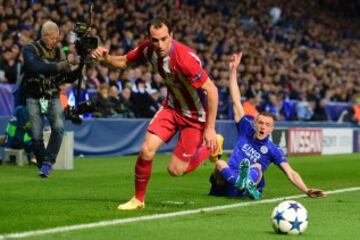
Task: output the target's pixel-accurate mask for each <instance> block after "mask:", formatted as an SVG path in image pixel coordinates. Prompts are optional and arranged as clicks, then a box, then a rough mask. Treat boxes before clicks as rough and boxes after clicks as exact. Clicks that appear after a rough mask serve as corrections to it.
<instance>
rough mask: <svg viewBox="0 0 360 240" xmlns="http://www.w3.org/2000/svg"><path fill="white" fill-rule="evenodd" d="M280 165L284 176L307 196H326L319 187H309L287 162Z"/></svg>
mask: <svg viewBox="0 0 360 240" xmlns="http://www.w3.org/2000/svg"><path fill="white" fill-rule="evenodd" d="M280 167H281V169H282V170H283V171H284V172H285V174H286V176H287V177H288V179H289V180H290V181H291V182H292V184H294V185H295V186H296V187H297V188H298V189H300V190H301V191H302V192H304V193H305V194H306V195H308V196H309V197H311V198H316V197H325V196H326V194H325V192H324V191H323V190H321V189H309V188H308V187H307V186H306V184H305V183H304V181H303V179H302V178H301V176H300V174H299V173H297V172H296V171H295V170H294V169H292V167H291V166H290V164H289V163H287V162H283V163H281V164H280Z"/></svg>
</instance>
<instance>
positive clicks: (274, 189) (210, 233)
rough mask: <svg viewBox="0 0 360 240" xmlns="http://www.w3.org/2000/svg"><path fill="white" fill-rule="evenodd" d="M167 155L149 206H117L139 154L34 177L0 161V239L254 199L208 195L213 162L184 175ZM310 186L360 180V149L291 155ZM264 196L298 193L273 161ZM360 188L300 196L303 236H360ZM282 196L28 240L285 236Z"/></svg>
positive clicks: (359, 183) (157, 169) (127, 191)
mask: <svg viewBox="0 0 360 240" xmlns="http://www.w3.org/2000/svg"><path fill="white" fill-rule="evenodd" d="M168 158H169V155H157V157H156V159H155V162H154V164H153V175H152V178H151V181H150V184H149V188H148V194H147V199H146V208H145V209H144V210H141V211H130V212H119V211H117V210H116V207H117V205H118V204H119V203H122V202H125V201H127V200H128V199H129V198H130V197H131V196H132V195H133V191H134V190H133V181H134V180H133V179H134V176H133V175H134V174H133V173H134V164H135V160H136V156H128V157H114V158H77V159H76V160H75V170H73V171H59V170H58V171H54V172H53V173H52V174H51V177H50V178H49V179H40V178H38V177H37V175H36V173H37V171H36V169H35V167H33V166H24V167H15V166H12V165H7V164H5V165H0V240H1V239H6V238H5V235H6V234H8V233H20V232H27V231H34V230H41V229H49V228H55V227H61V226H70V225H79V224H85V223H95V222H99V221H105V220H114V219H125V218H134V217H141V216H150V215H154V214H162V213H169V212H179V211H185V210H191V209H199V208H204V207H214V206H219V205H228V204H234V203H242V202H243V203H245V202H248V201H251V200H241V199H228V198H217V197H212V196H208V195H207V192H208V190H209V186H210V185H209V182H208V177H209V174H210V173H211V171H212V169H213V165H212V164H210V163H208V162H207V163H205V164H204V165H203V166H201V167H199V168H198V169H197V170H196V171H195V172H193V173H191V174H189V175H187V176H184V177H171V176H169V175H168V173H167V171H166V163H167V159H168ZM289 162H290V163H291V164H292V166H293V167H294V169H296V170H297V171H298V172H299V173H300V174H301V175H302V177H303V179H304V180H305V182H306V183H307V185H308V186H309V187H317V188H322V189H325V190H327V191H330V190H336V189H345V188H351V187H360V173H359V172H360V154H349V155H334V156H306V157H292V158H289ZM265 176H266V188H265V192H264V195H263V199H272V198H279V197H284V196H290V195H298V194H301V193H300V192H299V191H298V190H297V189H296V188H295V187H293V186H292V185H291V183H290V182H289V181H288V180H287V178H286V176H285V175H284V174H283V173H282V172H281V171H279V170H278V169H277V168H276V167H275V166H271V167H270V168H269V170H268V171H267V172H266V175H265ZM359 199H360V191H353V192H345V193H338V194H331V195H329V196H328V197H327V198H324V199H310V198H306V197H305V198H299V199H297V201H299V202H301V203H302V204H303V205H304V206H305V207H306V208H307V209H308V212H309V226H308V229H307V230H306V231H305V233H304V234H303V235H301V236H298V238H299V239H320V240H321V239H351V240H352V239H358V238H359V236H360V227H359V226H360V201H359ZM276 205H277V202H272V203H266V204H259V205H252V206H243V207H237V208H231V209H224V210H218V211H213V212H202V213H196V214H191V215H187V216H179V217H172V218H165V219H153V220H147V221H139V222H131V223H125V224H121V225H113V226H105V227H96V228H91V229H85V230H75V231H68V232H61V233H56V234H46V235H36V236H33V237H28V238H26V239H207V240H209V239H210V240H211V239H285V238H293V237H294V236H284V235H278V234H275V233H274V231H273V230H272V227H271V223H270V214H271V211H272V209H273V208H274V207H275V206H276Z"/></svg>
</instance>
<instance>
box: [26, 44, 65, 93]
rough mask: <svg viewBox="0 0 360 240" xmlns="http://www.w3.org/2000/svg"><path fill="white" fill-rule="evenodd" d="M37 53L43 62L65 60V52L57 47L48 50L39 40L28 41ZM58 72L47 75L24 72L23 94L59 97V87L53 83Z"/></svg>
mask: <svg viewBox="0 0 360 240" xmlns="http://www.w3.org/2000/svg"><path fill="white" fill-rule="evenodd" d="M30 45H32V46H33V47H34V49H35V51H36V53H37V54H38V56H39V57H40V58H41V59H42V60H43V61H44V62H45V63H58V62H60V61H64V60H65V58H66V57H65V54H64V53H63V52H62V51H61V50H60V48H59V47H57V48H55V49H52V50H48V49H46V48H45V47H44V46H43V45H42V44H41V43H40V41H36V42H33V43H30ZM58 75H59V73H53V74H51V75H49V76H45V75H43V74H36V73H28V72H26V71H25V72H24V77H23V81H22V84H23V86H22V87H23V90H24V94H25V95H26V96H28V97H32V98H42V97H45V98H48V99H49V98H57V97H59V93H60V89H59V86H57V84H53V82H54V81H53V80H54V79H55V77H58Z"/></svg>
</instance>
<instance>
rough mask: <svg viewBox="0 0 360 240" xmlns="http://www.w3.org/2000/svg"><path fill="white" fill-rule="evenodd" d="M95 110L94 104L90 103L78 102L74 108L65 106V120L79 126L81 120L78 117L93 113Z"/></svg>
mask: <svg viewBox="0 0 360 240" xmlns="http://www.w3.org/2000/svg"><path fill="white" fill-rule="evenodd" d="M95 110H96V106H95V103H94V102H92V101H83V102H80V103H79V104H78V105H77V106H76V107H72V106H69V105H68V106H67V107H66V108H65V109H64V115H65V119H66V120H70V121H71V122H72V123H74V124H81V123H82V119H81V118H80V116H79V115H81V114H86V113H93V112H95Z"/></svg>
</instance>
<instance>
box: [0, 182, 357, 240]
mask: <svg viewBox="0 0 360 240" xmlns="http://www.w3.org/2000/svg"><path fill="white" fill-rule="evenodd" d="M359 190H360V187H353V188H343V189H337V190H332V191H327V192H326V194H327V195H332V194H338V193H344V192H353V191H359ZM304 197H307V196H306V195H305V194H299V195H292V196H284V197H279V198H271V199H264V200H260V201H250V202H241V203H234V204H228V205H221V206H214V207H206V208H198V209H193V210H185V211H179V212H171V213H161V214H153V215H148V216H143V217H130V218H123V219H115V220H108V221H100V222H95V223H85V224H78V225H71V226H63V227H56V228H48V229H43V230H35V231H27V232H18V233H7V234H3V235H0V240H6V239H18V238H26V237H34V236H40V235H46V234H54V233H63V232H70V231H76V230H82V229H91V228H98V227H107V226H113V225H121V224H126V223H132V222H141V221H149V220H155V219H163V218H171V217H179V216H187V215H192V214H197V213H207V212H214V211H219V210H225V209H231V208H239V207H245V206H252V205H259V204H266V203H273V202H278V201H283V200H287V199H298V198H304Z"/></svg>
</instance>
